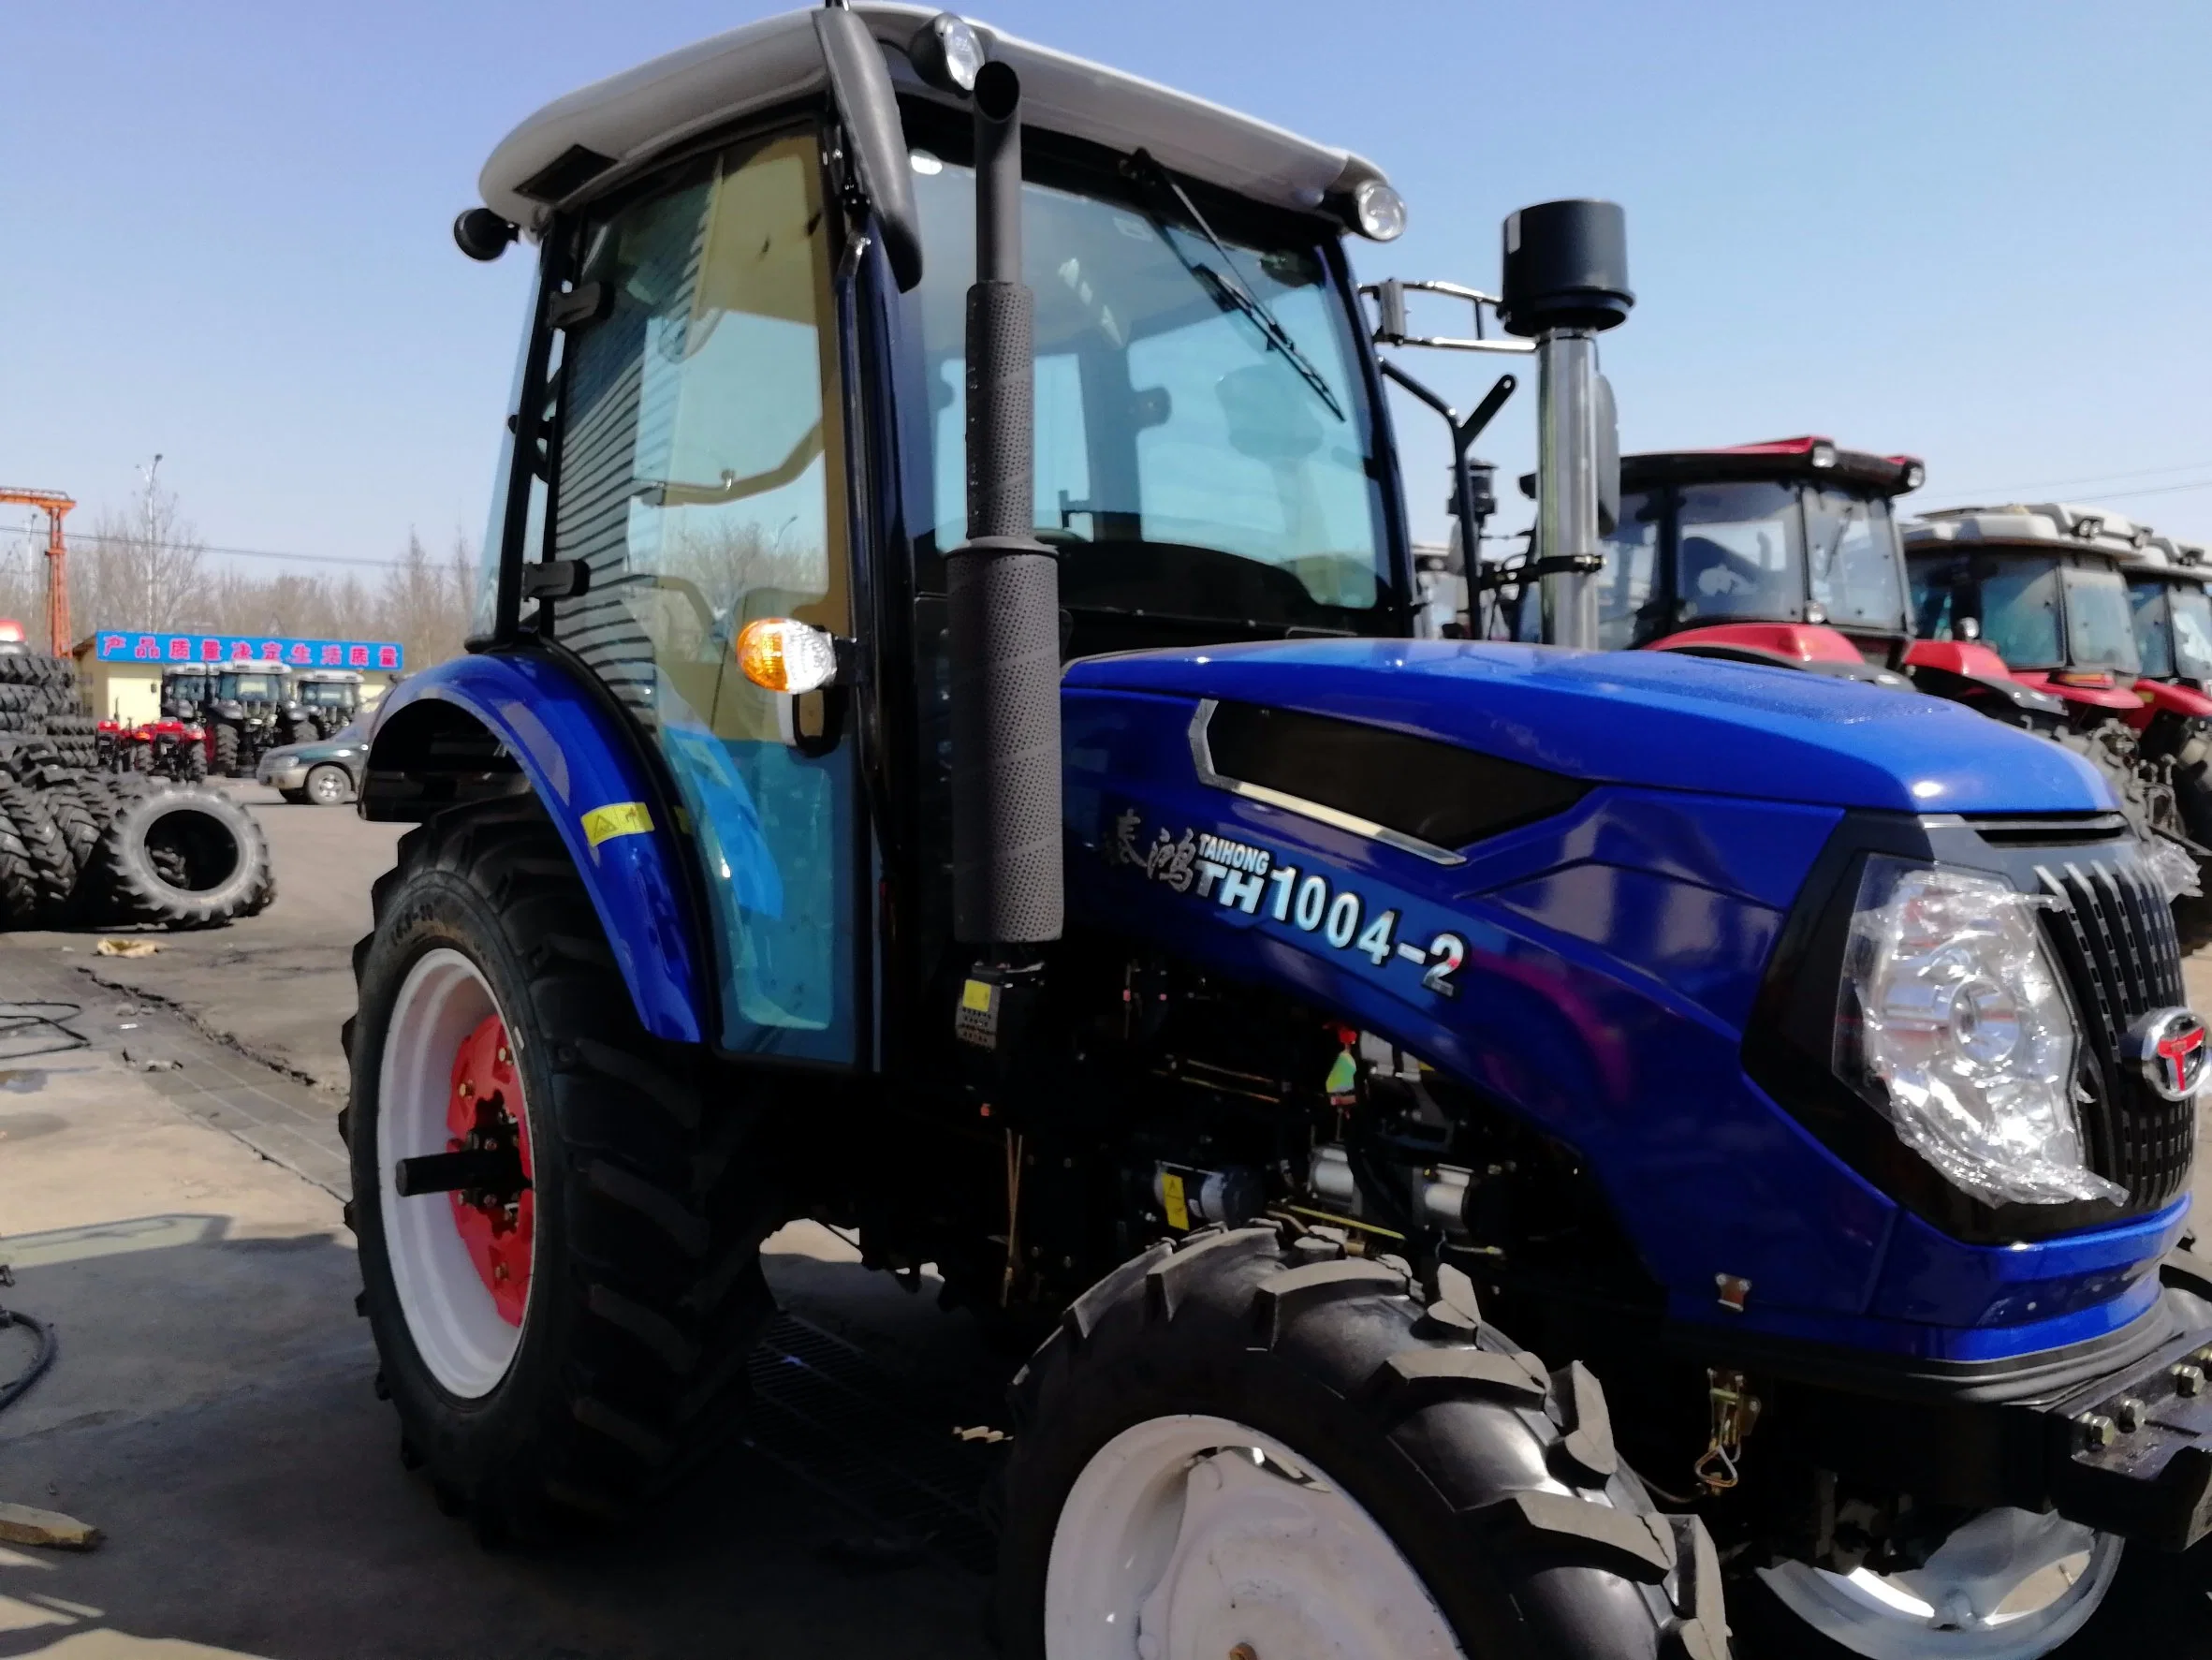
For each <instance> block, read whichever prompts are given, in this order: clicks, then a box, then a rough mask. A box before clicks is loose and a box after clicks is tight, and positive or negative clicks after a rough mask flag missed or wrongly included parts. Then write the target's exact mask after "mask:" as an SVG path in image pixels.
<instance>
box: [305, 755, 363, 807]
mask: <svg viewBox="0 0 2212 1660" xmlns="http://www.w3.org/2000/svg"><path fill="white" fill-rule="evenodd" d="M306 795H307V799H308V800H309V801H313V802H314V803H315V805H316V806H318V807H343V806H344V805H345V803H346V802H348V801H352V800H353V778H352V776H351V775H350V774H349V773H348V772H347V771H346V770H345V769H344V767H338V766H332V765H330V763H329V762H325V763H324V764H323V765H322V766H319V767H315V768H313V769H311V770H310V771H309V772H308V774H307V790H306Z"/></svg>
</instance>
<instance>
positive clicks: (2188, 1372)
mask: <svg viewBox="0 0 2212 1660" xmlns="http://www.w3.org/2000/svg"><path fill="white" fill-rule="evenodd" d="M2174 1392H2175V1394H2176V1395H2201V1394H2203V1393H2204V1392H2205V1369H2204V1368H2203V1367H2202V1366H2199V1365H2197V1364H2195V1363H2194V1362H2192V1361H2189V1360H2184V1361H2182V1362H2181V1364H2180V1365H2178V1366H2176V1367H2175V1368H2174Z"/></svg>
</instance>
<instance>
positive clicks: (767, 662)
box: [736, 617, 837, 693]
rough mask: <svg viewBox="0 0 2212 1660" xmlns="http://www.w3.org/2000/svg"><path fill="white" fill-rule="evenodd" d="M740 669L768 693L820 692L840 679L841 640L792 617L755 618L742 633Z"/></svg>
mask: <svg viewBox="0 0 2212 1660" xmlns="http://www.w3.org/2000/svg"><path fill="white" fill-rule="evenodd" d="M736 649H737V654H738V667H739V668H740V669H741V670H743V672H744V675H745V678H746V679H747V680H749V681H751V682H752V683H754V685H756V686H758V687H760V689H761V690H762V691H764V692H790V693H798V692H818V691H820V690H821V689H822V688H823V687H824V686H826V685H828V684H829V683H832V682H833V681H835V680H836V679H837V639H836V637H835V636H834V635H831V634H828V633H826V632H825V631H824V630H822V629H820V628H816V627H814V626H813V624H809V623H801V622H798V621H797V620H795V619H794V618H791V617H755V618H754V620H753V621H752V622H750V623H748V624H745V625H744V627H742V628H740V629H739V630H738V639H737V647H736Z"/></svg>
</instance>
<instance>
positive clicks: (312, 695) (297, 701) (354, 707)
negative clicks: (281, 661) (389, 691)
mask: <svg viewBox="0 0 2212 1660" xmlns="http://www.w3.org/2000/svg"><path fill="white" fill-rule="evenodd" d="M360 707H361V677H360V675H359V672H358V671H357V670H354V669H350V668H301V669H295V670H294V671H293V673H292V685H291V700H290V702H289V704H288V705H287V706H286V715H287V716H288V717H290V718H291V719H292V721H293V722H294V724H295V725H304V726H306V727H311V728H312V729H313V731H314V733H315V736H316V737H319V738H330V737H334V736H336V734H337V733H338V732H339V731H340V730H341V729H342V728H344V726H345V725H346V723H347V722H349V721H350V720H352V719H353V717H354V716H355V715H356V714H358V713H359V712H360Z"/></svg>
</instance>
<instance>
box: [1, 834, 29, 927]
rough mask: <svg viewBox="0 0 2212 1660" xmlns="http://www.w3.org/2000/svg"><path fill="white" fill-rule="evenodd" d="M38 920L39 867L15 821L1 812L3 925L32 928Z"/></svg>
mask: <svg viewBox="0 0 2212 1660" xmlns="http://www.w3.org/2000/svg"><path fill="white" fill-rule="evenodd" d="M37 921H38V872H37V866H36V865H34V864H33V863H32V862H31V854H30V850H29V849H28V848H26V847H25V846H24V845H23V839H22V837H21V836H19V835H17V834H16V830H15V821H14V820H13V819H11V818H9V817H8V816H7V815H6V814H5V813H0V928H31V927H35V926H37Z"/></svg>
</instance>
